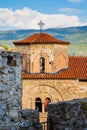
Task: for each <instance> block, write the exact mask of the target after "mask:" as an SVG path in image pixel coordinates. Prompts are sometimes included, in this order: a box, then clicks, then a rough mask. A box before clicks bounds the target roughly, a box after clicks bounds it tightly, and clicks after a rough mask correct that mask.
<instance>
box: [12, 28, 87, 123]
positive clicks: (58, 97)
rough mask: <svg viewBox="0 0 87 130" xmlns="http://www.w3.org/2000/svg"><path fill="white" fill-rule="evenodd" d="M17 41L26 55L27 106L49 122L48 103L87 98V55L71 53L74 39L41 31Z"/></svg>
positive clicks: (24, 60)
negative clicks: (47, 118)
mask: <svg viewBox="0 0 87 130" xmlns="http://www.w3.org/2000/svg"><path fill="white" fill-rule="evenodd" d="M13 44H14V45H15V50H16V51H17V52H20V53H21V54H22V55H23V72H22V78H23V79H22V86H23V95H22V107H23V109H25V108H28V109H38V110H39V112H40V114H41V118H42V119H41V120H42V121H45V119H44V117H46V113H47V106H48V103H50V102H54V103H55V102H59V101H65V100H70V99H76V98H83V97H87V56H69V55H68V47H69V44H70V42H68V41H63V40H59V39H56V38H55V37H53V36H52V35H50V34H46V33H43V32H42V30H41V31H40V32H39V33H35V34H32V35H31V36H29V37H27V38H25V39H22V40H19V41H14V42H13Z"/></svg>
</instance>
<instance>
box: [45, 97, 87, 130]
mask: <svg viewBox="0 0 87 130" xmlns="http://www.w3.org/2000/svg"><path fill="white" fill-rule="evenodd" d="M48 122H49V123H48V130H87V99H86V98H83V99H75V100H71V101H64V102H59V103H50V104H49V105H48Z"/></svg>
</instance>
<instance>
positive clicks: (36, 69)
mask: <svg viewBox="0 0 87 130" xmlns="http://www.w3.org/2000/svg"><path fill="white" fill-rule="evenodd" d="M41 57H44V58H45V72H46V73H48V72H50V71H51V68H52V67H51V66H50V65H49V57H50V56H49V55H47V54H46V53H39V54H37V55H36V56H35V57H34V58H33V61H32V73H40V58H41Z"/></svg>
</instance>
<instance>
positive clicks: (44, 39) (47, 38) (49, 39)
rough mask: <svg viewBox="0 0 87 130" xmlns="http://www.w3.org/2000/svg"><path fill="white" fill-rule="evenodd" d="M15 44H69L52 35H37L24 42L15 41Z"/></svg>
mask: <svg viewBox="0 0 87 130" xmlns="http://www.w3.org/2000/svg"><path fill="white" fill-rule="evenodd" d="M13 43H14V44H30V43H40V44H41V43H44V44H45V43H58V44H69V42H67V41H63V40H59V39H56V38H55V37H53V36H51V35H50V34H46V33H35V34H33V35H31V36H29V37H27V38H25V39H23V40H19V41H14V42H13Z"/></svg>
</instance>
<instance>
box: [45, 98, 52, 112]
mask: <svg viewBox="0 0 87 130" xmlns="http://www.w3.org/2000/svg"><path fill="white" fill-rule="evenodd" d="M50 102H51V100H50V98H49V97H47V98H45V102H44V111H45V112H47V111H48V104H49V103H50Z"/></svg>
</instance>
